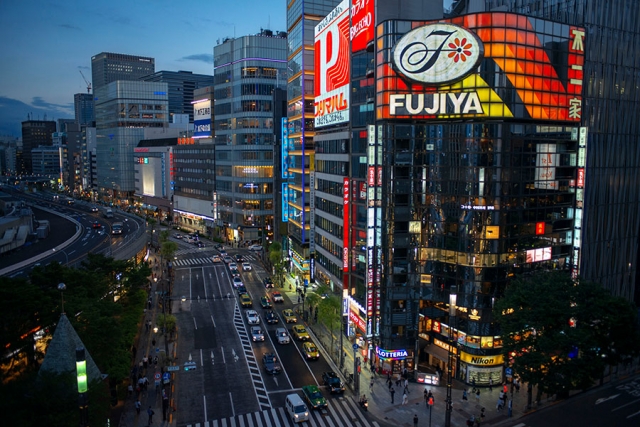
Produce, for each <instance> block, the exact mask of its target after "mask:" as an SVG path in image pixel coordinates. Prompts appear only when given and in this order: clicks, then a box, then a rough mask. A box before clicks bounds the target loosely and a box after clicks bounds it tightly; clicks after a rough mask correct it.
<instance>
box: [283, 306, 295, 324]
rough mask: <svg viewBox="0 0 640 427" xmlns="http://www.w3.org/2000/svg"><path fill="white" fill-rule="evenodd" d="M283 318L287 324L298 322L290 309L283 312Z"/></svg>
mask: <svg viewBox="0 0 640 427" xmlns="http://www.w3.org/2000/svg"><path fill="white" fill-rule="evenodd" d="M282 317H284V321H285V322H287V323H296V322H297V321H298V318H297V317H296V315H295V314H293V310H291V309H290V308H287V309H285V310H282Z"/></svg>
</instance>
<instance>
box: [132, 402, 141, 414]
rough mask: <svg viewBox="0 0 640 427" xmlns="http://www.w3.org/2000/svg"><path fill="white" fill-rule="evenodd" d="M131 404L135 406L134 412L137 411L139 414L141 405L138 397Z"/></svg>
mask: <svg viewBox="0 0 640 427" xmlns="http://www.w3.org/2000/svg"><path fill="white" fill-rule="evenodd" d="M133 406H135V408H136V413H137V414H138V415H140V406H142V405H141V404H140V399H136V401H135V403H134V404H133Z"/></svg>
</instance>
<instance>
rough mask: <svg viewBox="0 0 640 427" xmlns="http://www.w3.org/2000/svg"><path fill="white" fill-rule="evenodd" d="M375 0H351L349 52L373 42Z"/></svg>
mask: <svg viewBox="0 0 640 427" xmlns="http://www.w3.org/2000/svg"><path fill="white" fill-rule="evenodd" d="M374 6H375V0H351V28H350V31H349V33H350V37H351V52H359V51H361V50H364V49H366V48H367V45H368V44H369V43H372V42H373V33H374V30H375V19H374V17H375V15H374V14H375V7H374Z"/></svg>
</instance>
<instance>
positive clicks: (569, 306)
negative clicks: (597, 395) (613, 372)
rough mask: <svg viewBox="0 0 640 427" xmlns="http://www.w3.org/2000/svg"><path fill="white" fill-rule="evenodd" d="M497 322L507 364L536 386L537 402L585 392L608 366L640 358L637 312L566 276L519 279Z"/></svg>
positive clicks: (496, 311)
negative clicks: (545, 397) (639, 354)
mask: <svg viewBox="0 0 640 427" xmlns="http://www.w3.org/2000/svg"><path fill="white" fill-rule="evenodd" d="M494 317H495V318H496V319H497V320H498V323H499V325H500V328H501V330H502V336H503V340H504V342H503V354H504V356H505V359H506V360H509V363H510V365H511V367H512V368H513V369H514V372H515V373H516V374H517V375H519V376H520V377H521V378H522V380H523V381H525V382H527V383H529V384H530V385H537V386H538V394H537V396H536V401H537V402H539V401H540V398H541V396H542V393H549V394H559V395H563V394H567V393H568V392H569V391H570V390H576V389H586V388H588V387H590V386H592V385H593V384H594V383H595V382H596V380H597V379H598V378H600V377H601V375H602V373H603V371H604V368H605V366H606V364H607V363H617V362H619V361H620V360H621V359H622V357H628V356H631V355H635V354H637V352H638V330H637V326H636V325H637V323H636V313H635V310H634V308H633V306H632V305H631V304H630V303H629V302H628V301H626V300H624V299H622V298H618V297H613V296H611V295H610V294H609V292H608V291H607V290H606V289H604V288H602V286H600V285H598V284H595V283H592V282H586V281H580V282H578V283H574V282H573V281H572V280H571V278H570V277H569V276H568V275H567V274H566V273H564V272H541V273H538V274H535V275H533V276H529V277H519V278H517V279H516V280H514V281H513V282H512V283H511V284H510V285H509V287H507V290H506V292H505V295H504V297H503V298H501V299H499V300H498V301H497V302H496V304H495V308H494ZM529 391H530V390H529ZM530 403H531V396H529V404H530Z"/></svg>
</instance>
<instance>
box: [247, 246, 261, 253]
mask: <svg viewBox="0 0 640 427" xmlns="http://www.w3.org/2000/svg"><path fill="white" fill-rule="evenodd" d="M249 250H250V251H255V252H260V251H261V250H262V245H251V246H249Z"/></svg>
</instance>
